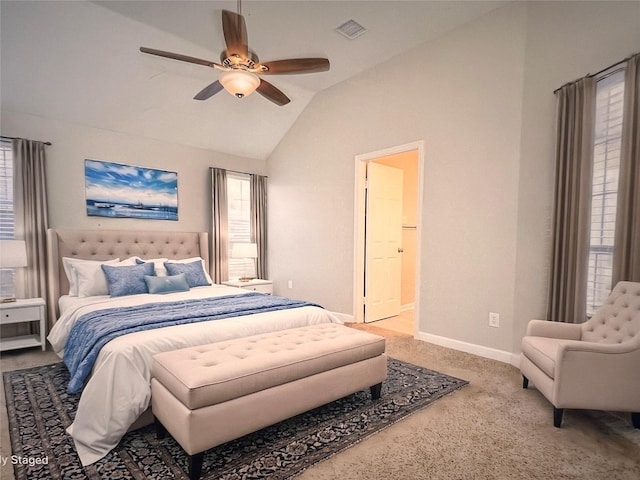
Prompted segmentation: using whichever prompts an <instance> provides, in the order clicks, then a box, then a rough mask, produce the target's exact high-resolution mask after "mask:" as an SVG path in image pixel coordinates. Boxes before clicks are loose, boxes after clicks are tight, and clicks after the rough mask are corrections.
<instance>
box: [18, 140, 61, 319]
mask: <svg viewBox="0 0 640 480" xmlns="http://www.w3.org/2000/svg"><path fill="white" fill-rule="evenodd" d="M12 148H13V161H14V174H13V179H14V184H13V185H14V198H15V204H14V205H15V221H16V223H15V228H16V230H15V232H16V238H24V239H25V242H26V246H27V262H28V263H29V266H28V267H27V268H25V269H18V270H19V271H18V273H17V280H18V281H17V285H16V290H17V291H18V293H19V295H20V296H22V297H25V298H38V297H40V298H46V292H47V272H46V265H47V256H46V255H47V243H46V234H47V229H48V228H49V217H48V214H47V212H48V207H47V183H46V175H45V172H46V166H45V163H46V161H45V144H44V143H43V142H38V141H34V140H25V139H14V140H13V141H12ZM55 320H56V319H55V318H49V326H51V325H53V322H54V321H55Z"/></svg>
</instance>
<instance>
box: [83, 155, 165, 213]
mask: <svg viewBox="0 0 640 480" xmlns="http://www.w3.org/2000/svg"><path fill="white" fill-rule="evenodd" d="M84 176H85V189H86V202H87V215H96V216H100V217H131V218H148V219H153V220H178V174H177V173H176V172H167V171H164V170H155V169H152V168H143V167H133V166H130V165H122V164H119V163H111V162H102V161H99V160H85V161H84Z"/></svg>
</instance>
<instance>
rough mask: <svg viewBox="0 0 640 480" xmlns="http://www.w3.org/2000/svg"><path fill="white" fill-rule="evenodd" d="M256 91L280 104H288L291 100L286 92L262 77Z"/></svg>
mask: <svg viewBox="0 0 640 480" xmlns="http://www.w3.org/2000/svg"><path fill="white" fill-rule="evenodd" d="M256 91H257V92H258V93H259V94H260V95H262V96H263V97H264V98H266V99H267V100H271V101H272V102H273V103H275V104H276V105H279V106H283V105H286V104H287V103H289V102H290V101H291V100H290V99H289V97H287V96H286V95H285V94H284V93H282V92H281V91H280V90H278V89H277V88H276V87H274V86H273V85H271V84H270V83H269V82H266V81H264V80H262V79H260V85H258V88H257V89H256Z"/></svg>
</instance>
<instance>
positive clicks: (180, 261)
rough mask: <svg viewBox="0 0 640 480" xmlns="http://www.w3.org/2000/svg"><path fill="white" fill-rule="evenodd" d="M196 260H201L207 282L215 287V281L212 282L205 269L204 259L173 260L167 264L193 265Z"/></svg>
mask: <svg viewBox="0 0 640 480" xmlns="http://www.w3.org/2000/svg"><path fill="white" fill-rule="evenodd" d="M196 260H200V261H201V262H202V270H204V276H205V277H207V281H208V282H209V283H210V284H211V285H213V280H211V276H210V275H209V272H207V269H206V268H204V259H203V258H202V257H192V258H181V259H180V260H174V259H171V260H167V262H168V263H191V262H195V261H196ZM156 275H157V273H156Z"/></svg>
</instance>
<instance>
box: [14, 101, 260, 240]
mask: <svg viewBox="0 0 640 480" xmlns="http://www.w3.org/2000/svg"><path fill="white" fill-rule="evenodd" d="M2 133H3V135H10V136H20V137H26V138H31V139H34V140H46V141H50V142H51V143H52V145H51V146H50V147H47V189H48V192H47V193H48V198H49V224H50V226H51V227H52V228H63V227H64V228H87V229H91V228H103V229H132V230H173V231H209V230H210V228H211V222H210V212H211V208H210V205H211V201H210V199H211V193H210V183H211V182H210V175H209V167H222V168H229V169H233V170H240V171H246V172H253V173H265V170H266V166H265V162H261V161H257V160H250V159H245V158H241V157H235V156H232V155H227V154H223V153H216V152H212V151H210V150H204V149H200V148H192V147H187V146H184V145H177V144H174V143H171V142H170V141H166V142H162V141H158V140H154V139H149V138H144V137H137V136H131V135H125V134H121V133H116V132H112V131H109V130H102V129H96V128H91V127H87V126H81V125H75V124H71V123H67V122H61V121H57V120H54V119H50V118H49V119H48V118H42V117H36V116H33V115H27V114H21V113H15V112H10V111H2ZM87 158H88V159H93V160H103V161H107V162H115V163H124V164H127V165H135V166H140V167H148V168H156V169H164V170H170V171H172V172H177V173H178V221H169V220H141V219H132V218H105V217H89V216H87V214H86V207H85V187H84V160H85V159H87Z"/></svg>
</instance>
